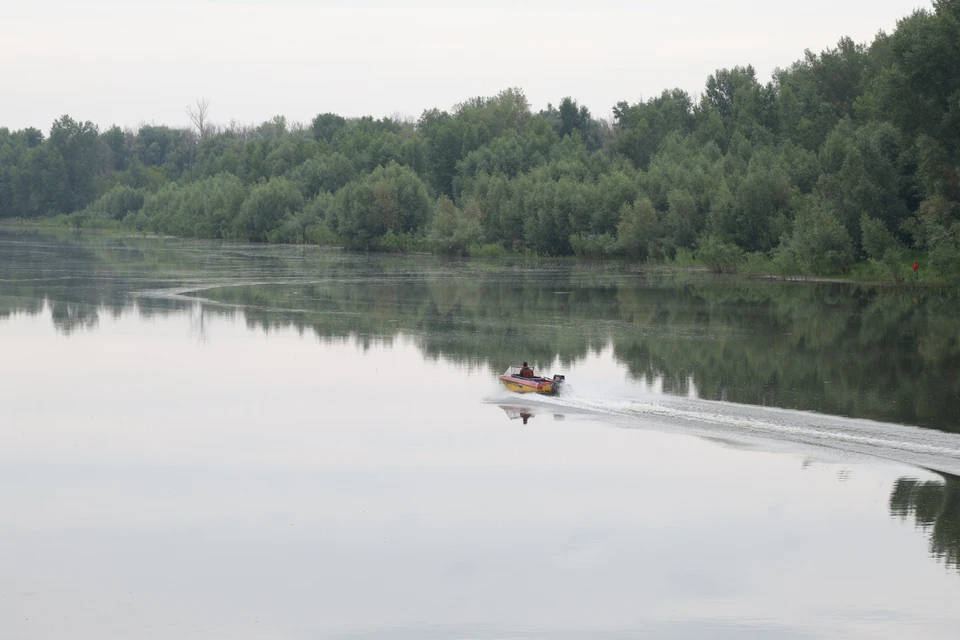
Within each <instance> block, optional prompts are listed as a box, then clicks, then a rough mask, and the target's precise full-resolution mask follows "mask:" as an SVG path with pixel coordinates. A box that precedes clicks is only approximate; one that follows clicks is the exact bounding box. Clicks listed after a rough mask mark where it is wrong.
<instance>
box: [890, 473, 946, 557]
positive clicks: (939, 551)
mask: <svg viewBox="0 0 960 640" xmlns="http://www.w3.org/2000/svg"><path fill="white" fill-rule="evenodd" d="M940 475H942V476H943V481H942V482H941V481H937V480H933V481H921V480H917V479H914V478H901V479H900V480H897V482H896V484H895V485H894V487H893V491H892V492H891V493H890V513H891V514H892V515H893V516H895V517H897V518H900V519H901V520H907V519H908V518H911V517H912V518H913V519H914V521H915V522H916V525H917V527H919V528H921V529H923V530H924V531H925V532H926V533H927V535H929V536H930V555H932V556H933V557H934V558H937V559H938V560H942V561H943V562H944V563H945V564H946V565H947V566H949V567H953V568H955V569H957V570H958V571H960V478H957V477H956V476H951V475H947V474H940Z"/></svg>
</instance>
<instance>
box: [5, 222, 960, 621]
mask: <svg viewBox="0 0 960 640" xmlns="http://www.w3.org/2000/svg"><path fill="white" fill-rule="evenodd" d="M958 307H960V303H958V300H957V297H956V294H955V293H953V292H941V291H935V290H910V289H877V288H872V287H867V286H853V285H839V284H810V283H804V284H798V283H770V282H763V283H757V282H751V281H748V280H744V279H739V278H714V277H712V276H710V275H709V274H700V273H676V272H669V271H650V270H644V269H642V268H640V267H636V266H631V265H620V264H606V265H584V264H576V263H570V262H564V261H539V262H530V261H521V260H513V261H511V260H506V261H461V260H446V259H439V258H434V257H429V256H384V255H380V256H371V255H356V254H350V253H346V252H341V251H336V250H325V249H316V248H301V247H266V246H256V245H230V244H219V243H207V242H190V241H180V240H171V239H142V238H109V237H104V236H97V235H93V236H90V235H84V236H79V237H78V236H73V235H60V236H55V235H45V234H34V233H19V232H11V231H3V230H0V350H2V354H3V357H2V359H0V407H2V409H0V445H2V446H0V512H2V514H3V515H0V566H2V567H3V568H4V571H3V572H2V576H0V621H3V622H0V631H4V635H6V636H9V637H17V638H55V637H64V636H65V635H67V636H69V637H77V638H113V637H151V636H152V637H186V638H191V637H196V638H206V637H250V638H254V637H291V638H308V637H309V638H314V637H344V638H346V637H351V638H398V637H399V638H403V637H436V638H441V637H443V638H446V637H483V638H507V637H536V638H546V637H550V638H574V637H576V638H580V637H597V636H598V635H613V636H615V637H674V638H688V637H737V638H740V637H764V638H766V637H837V638H840V637H843V638H849V637H889V638H900V637H906V636H910V637H930V638H952V637H955V635H954V634H955V631H956V629H957V628H960V614H958V613H957V612H960V566H958V558H960V502H958V496H960V492H958V491H957V487H958V486H960V484H958V480H957V474H960V423H958V416H960V386H958V385H960V327H958V325H957V323H956V318H957V317H960V314H958V313H957V312H958V311H960V308H958ZM520 360H528V361H530V362H531V363H532V364H536V365H537V366H538V367H539V368H540V369H542V370H543V371H544V372H545V373H548V374H552V373H564V374H565V375H566V376H567V382H568V383H569V384H568V386H567V388H566V389H565V391H564V393H562V394H561V395H559V396H556V397H541V396H534V397H530V396H529V395H522V396H521V395H516V394H510V393H508V392H507V391H505V390H504V389H503V388H502V387H500V386H498V382H497V380H496V374H498V373H500V372H502V370H504V369H506V367H507V366H508V365H510V364H515V363H517V362H518V361H520Z"/></svg>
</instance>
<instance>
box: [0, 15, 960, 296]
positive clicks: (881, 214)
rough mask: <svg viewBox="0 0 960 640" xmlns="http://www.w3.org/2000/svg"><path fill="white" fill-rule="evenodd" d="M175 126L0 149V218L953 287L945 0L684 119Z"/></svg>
mask: <svg viewBox="0 0 960 640" xmlns="http://www.w3.org/2000/svg"><path fill="white" fill-rule="evenodd" d="M197 106H198V109H197V110H193V109H191V110H190V111H189V116H190V120H191V122H192V124H193V125H194V126H193V127H184V128H175V127H168V126H162V125H143V126H141V127H139V129H138V130H136V131H133V130H129V129H126V130H125V129H121V128H120V127H117V126H113V127H110V128H109V129H106V130H104V131H100V130H99V128H98V127H97V126H96V125H94V124H93V123H91V122H89V121H86V122H80V121H76V120H74V119H73V118H71V117H69V116H63V117H62V118H60V119H58V120H57V121H56V122H54V123H53V125H52V127H51V129H50V132H49V135H48V136H44V135H43V132H41V131H40V130H38V129H35V128H27V129H23V130H19V131H13V132H11V131H9V130H8V129H3V128H0V218H3V217H6V218H10V217H17V218H40V217H52V216H64V215H68V216H69V218H67V219H66V220H67V221H68V222H69V223H71V224H74V225H77V226H83V225H89V226H110V225H116V226H122V227H125V228H129V229H135V230H140V231H150V232H156V233H162V234H173V235H179V236H190V237H201V238H224V239H237V240H246V241H253V242H277V243H313V244H342V245H345V246H348V247H352V248H357V249H372V250H384V251H402V250H413V249H416V250H424V249H426V250H430V251H435V252H445V253H453V254H461V255H466V254H470V255H498V254H502V253H507V252H533V253H537V254H541V255H574V254H575V255H579V256H584V257H590V258H600V257H607V256H622V257H625V258H629V259H634V260H677V259H686V258H694V257H695V258H696V259H698V260H699V261H700V262H702V263H703V264H706V265H708V266H710V267H712V268H713V269H715V270H717V271H726V270H735V269H737V268H744V267H745V266H750V265H766V266H768V267H776V268H777V269H779V270H781V271H783V272H785V273H811V274H832V273H844V272H847V271H849V270H850V269H851V267H853V266H854V265H855V264H857V263H861V262H862V263H866V264H867V266H868V267H869V268H870V269H872V270H874V271H875V272H876V273H878V274H882V275H884V276H889V277H890V278H892V279H897V278H902V277H903V276H905V275H907V271H906V270H907V269H908V268H909V267H908V266H907V265H909V264H910V263H912V261H913V258H914V257H915V256H916V255H920V254H918V253H917V252H924V253H923V255H924V270H923V271H924V274H926V273H927V271H928V270H929V271H931V272H933V273H934V274H936V275H938V276H940V277H945V278H956V277H958V274H960V0H935V1H934V2H933V6H932V9H930V10H919V11H916V12H914V13H913V14H911V15H909V16H907V17H905V18H903V19H902V20H900V21H899V22H898V24H897V27H896V29H895V30H894V31H893V32H892V33H890V34H886V33H883V32H880V33H879V34H878V35H877V36H876V38H875V39H874V41H873V42H872V43H870V44H857V43H854V42H853V41H852V40H850V39H849V38H843V39H841V40H840V41H839V42H838V44H837V46H836V47H834V48H830V49H827V50H825V51H823V52H821V53H820V54H814V53H811V52H809V51H807V52H806V53H805V55H804V57H803V58H802V59H801V60H798V61H797V62H795V63H793V64H792V65H790V67H789V68H786V69H779V70H777V71H776V72H775V73H774V74H773V77H772V79H771V80H770V81H768V82H766V83H763V82H761V80H760V79H758V78H757V74H756V72H755V70H754V69H753V67H751V66H745V67H734V68H732V69H720V70H718V71H716V72H715V73H713V74H711V75H710V76H709V77H708V78H707V81H706V85H705V87H704V90H703V92H702V94H701V95H699V96H691V95H689V94H688V93H686V92H684V91H682V90H679V89H673V90H665V91H664V92H663V93H661V94H660V95H658V96H655V97H652V98H649V99H647V100H641V101H639V102H637V103H633V104H631V103H628V102H620V103H618V104H617V105H615V106H614V107H613V118H612V120H610V121H607V120H603V119H598V118H595V117H594V116H593V115H591V113H590V112H589V110H588V109H587V108H586V107H584V106H581V105H579V104H578V103H577V101H576V100H574V99H573V98H570V97H567V98H564V99H563V100H561V101H560V102H559V104H558V106H556V107H554V106H553V105H548V106H547V108H546V109H543V110H541V111H539V112H534V111H533V110H532V109H531V106H530V104H529V102H528V101H527V99H526V97H525V96H524V94H523V92H522V91H521V90H520V89H507V90H504V91H502V92H500V93H499V94H498V95H496V96H493V97H478V98H471V99H468V100H466V101H464V102H462V103H460V104H458V105H456V106H455V107H454V108H452V109H451V110H449V111H442V110H439V109H431V110H427V111H425V112H424V113H423V114H422V115H421V116H420V117H419V119H417V120H416V121H412V120H411V121H404V120H399V119H395V118H380V119H375V118H373V117H369V116H367V117H362V118H344V117H342V116H339V115H336V114H332V113H322V114H320V115H318V116H316V117H315V118H314V119H313V121H312V122H311V123H309V124H308V125H294V124H290V123H288V122H287V121H286V119H285V118H283V117H281V116H277V117H276V118H274V119H272V120H269V121H266V122H264V123H262V124H260V125H258V126H250V127H244V126H238V125H236V124H231V125H229V126H215V125H212V124H211V121H210V118H209V105H208V104H207V103H206V102H198V105H197ZM928 268H929V269H928Z"/></svg>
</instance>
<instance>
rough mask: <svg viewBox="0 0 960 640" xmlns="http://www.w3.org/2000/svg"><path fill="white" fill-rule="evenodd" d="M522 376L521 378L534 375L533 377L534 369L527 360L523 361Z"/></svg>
mask: <svg viewBox="0 0 960 640" xmlns="http://www.w3.org/2000/svg"><path fill="white" fill-rule="evenodd" d="M520 377H521V378H532V377H533V369H531V368H530V367H528V366H527V363H526V362H524V363H523V366H522V367H520Z"/></svg>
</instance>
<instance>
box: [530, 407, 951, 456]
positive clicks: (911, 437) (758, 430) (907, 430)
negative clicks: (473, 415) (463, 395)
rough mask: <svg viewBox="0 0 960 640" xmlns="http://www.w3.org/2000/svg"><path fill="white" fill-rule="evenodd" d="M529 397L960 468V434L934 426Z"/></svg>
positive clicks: (678, 425) (697, 428) (663, 423)
mask: <svg viewBox="0 0 960 640" xmlns="http://www.w3.org/2000/svg"><path fill="white" fill-rule="evenodd" d="M524 400H527V399H526V398H525V399H524ZM529 400H530V402H528V403H527V404H530V405H532V406H534V407H536V406H537V405H540V406H543V407H544V408H545V407H546V406H550V407H551V408H553V409H554V410H559V409H565V410H568V411H572V412H576V413H585V414H590V415H595V416H608V417H610V418H613V419H614V420H615V421H616V423H617V424H618V425H619V426H626V427H646V426H651V427H667V428H669V429H670V430H677V431H683V432H687V433H693V434H696V435H707V436H724V437H727V438H733V439H736V440H739V441H741V442H748V441H749V442H750V443H752V444H760V445H761V446H763V444H764V443H766V444H768V445H770V444H779V445H782V444H785V443H794V444H796V443H799V444H802V445H808V446H813V447H817V448H827V449H831V450H834V451H841V452H847V453H856V454H862V455H870V456H874V457H880V458H885V459H888V460H895V461H898V462H903V463H907V464H912V465H917V466H922V467H926V468H929V469H935V470H938V471H943V472H946V473H954V474H958V473H960V434H956V433H946V432H943V431H937V430H934V429H922V428H919V427H914V426H909V425H900V424H891V423H884V422H876V421H873V420H863V419H854V418H844V417H840V416H829V415H823V414H818V413H812V412H806V411H793V410H789V409H776V408H770V407H760V406H752V405H741V404H734V403H729V402H717V401H709V400H698V399H688V398H675V397H671V396H656V397H655V398H644V399H641V400H634V399H625V398H600V397H596V398H595V397H584V396H577V395H561V396H555V397H546V396H538V397H536V398H530V399H529Z"/></svg>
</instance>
